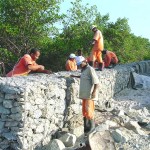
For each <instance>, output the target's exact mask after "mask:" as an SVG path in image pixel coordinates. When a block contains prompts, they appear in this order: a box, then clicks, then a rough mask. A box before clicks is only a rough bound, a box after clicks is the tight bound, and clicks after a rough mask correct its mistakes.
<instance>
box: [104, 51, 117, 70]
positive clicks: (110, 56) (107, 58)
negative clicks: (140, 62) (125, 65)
mask: <svg viewBox="0 0 150 150" xmlns="http://www.w3.org/2000/svg"><path fill="white" fill-rule="evenodd" d="M102 54H103V55H104V66H105V68H112V67H114V66H115V65H116V64H117V63H118V58H117V56H116V54H115V53H114V52H111V51H108V50H103V51H102Z"/></svg>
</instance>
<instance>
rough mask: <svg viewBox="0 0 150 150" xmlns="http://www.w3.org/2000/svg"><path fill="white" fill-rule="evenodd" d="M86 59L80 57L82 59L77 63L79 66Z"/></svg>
mask: <svg viewBox="0 0 150 150" xmlns="http://www.w3.org/2000/svg"><path fill="white" fill-rule="evenodd" d="M84 60H85V58H84V57H82V58H81V59H80V61H79V62H78V63H77V65H78V66H79V65H81V63H82V62H83V61H84Z"/></svg>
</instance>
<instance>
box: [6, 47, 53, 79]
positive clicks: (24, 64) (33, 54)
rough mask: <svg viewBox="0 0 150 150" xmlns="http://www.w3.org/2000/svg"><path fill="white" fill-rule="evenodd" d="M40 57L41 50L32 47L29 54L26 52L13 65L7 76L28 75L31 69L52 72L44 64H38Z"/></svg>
mask: <svg viewBox="0 0 150 150" xmlns="http://www.w3.org/2000/svg"><path fill="white" fill-rule="evenodd" d="M39 57H40V51H39V50H38V49H36V48H33V49H31V51H30V53H29V54H25V55H24V56H23V57H21V58H20V60H19V61H18V62H17V64H16V65H15V66H14V67H13V70H12V71H10V72H9V73H8V74H7V75H6V77H13V76H26V75H28V74H29V73H30V72H31V71H32V72H40V73H47V74H50V73H51V71H50V70H45V68H44V66H43V65H38V64H37V63H36V60H37V59H38V58H39Z"/></svg>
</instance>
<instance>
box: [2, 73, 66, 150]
mask: <svg viewBox="0 0 150 150" xmlns="http://www.w3.org/2000/svg"><path fill="white" fill-rule="evenodd" d="M65 91H66V82H65V80H64V79H63V78H56V77H55V76H53V75H44V74H41V75H33V76H32V75H31V76H27V77H13V78H1V80H0V148H1V149H6V148H8V149H27V150H29V149H33V148H35V147H40V146H41V145H42V144H46V143H48V142H49V141H50V138H51V134H52V133H53V132H55V131H56V130H58V129H59V128H62V126H63V119H64V113H65V109H66V100H65V97H66V92H65Z"/></svg>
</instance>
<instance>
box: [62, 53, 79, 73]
mask: <svg viewBox="0 0 150 150" xmlns="http://www.w3.org/2000/svg"><path fill="white" fill-rule="evenodd" d="M75 58H76V55H75V54H73V53H72V54H70V55H69V59H68V60H67V62H66V65H65V67H66V70H67V71H76V70H77V63H76V59H75Z"/></svg>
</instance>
